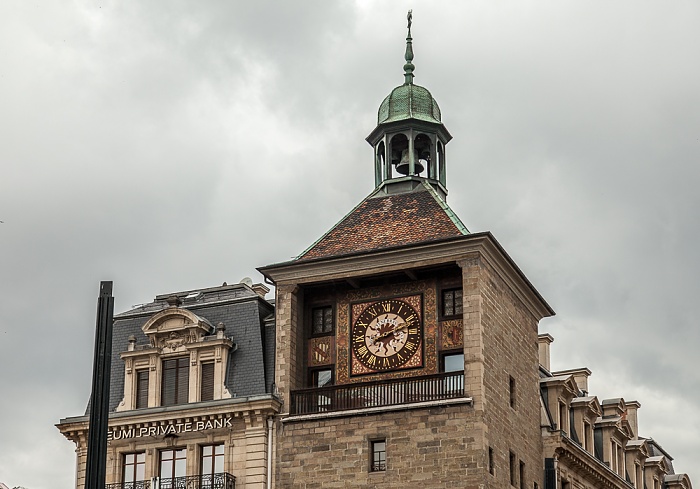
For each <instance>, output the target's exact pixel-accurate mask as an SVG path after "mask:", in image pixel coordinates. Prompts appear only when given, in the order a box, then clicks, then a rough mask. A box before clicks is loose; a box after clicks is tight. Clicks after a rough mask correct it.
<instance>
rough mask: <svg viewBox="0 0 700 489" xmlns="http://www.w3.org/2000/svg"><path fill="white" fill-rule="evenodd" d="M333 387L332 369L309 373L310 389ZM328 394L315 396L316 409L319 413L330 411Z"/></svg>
mask: <svg viewBox="0 0 700 489" xmlns="http://www.w3.org/2000/svg"><path fill="white" fill-rule="evenodd" d="M331 385H333V369H332V368H323V369H317V370H312V371H311V387H319V388H320V387H329V386H331ZM329 394H330V393H323V394H318V395H317V396H316V409H317V410H318V411H319V412H323V411H328V410H329V409H331V396H330V395H329Z"/></svg>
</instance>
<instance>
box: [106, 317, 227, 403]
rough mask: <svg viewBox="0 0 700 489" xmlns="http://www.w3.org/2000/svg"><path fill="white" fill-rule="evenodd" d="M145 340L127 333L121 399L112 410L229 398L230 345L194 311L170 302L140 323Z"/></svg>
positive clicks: (220, 329) (219, 328) (218, 329)
mask: <svg viewBox="0 0 700 489" xmlns="http://www.w3.org/2000/svg"><path fill="white" fill-rule="evenodd" d="M141 329H142V330H143V332H144V334H145V335H146V336H147V337H148V339H149V344H142V345H136V343H137V340H136V338H135V337H132V338H130V340H129V347H128V350H127V351H125V352H122V353H121V354H120V356H121V358H122V359H123V360H124V366H125V375H124V399H123V400H122V402H121V403H120V404H119V406H117V411H128V410H131V409H141V408H146V407H158V406H174V405H179V404H185V403H188V402H199V401H211V400H215V399H224V398H230V397H231V394H230V393H229V392H228V390H227V389H226V386H225V385H224V379H225V378H226V371H227V368H228V356H229V352H230V350H231V348H233V346H234V344H233V341H231V339H230V338H227V337H226V336H225V327H224V325H223V324H219V325H218V326H217V327H216V329H215V328H214V327H213V326H212V325H211V324H210V323H209V322H208V321H207V320H206V319H203V318H200V317H199V316H197V315H196V314H194V313H193V312H191V311H189V310H187V309H183V308H180V307H178V306H176V305H175V306H171V307H169V308H167V309H165V310H163V311H161V312H159V313H158V314H156V315H154V316H152V317H151V318H150V319H149V320H148V321H146V323H145V324H144V325H143V327H142V328H141Z"/></svg>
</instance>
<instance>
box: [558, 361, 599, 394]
mask: <svg viewBox="0 0 700 489" xmlns="http://www.w3.org/2000/svg"><path fill="white" fill-rule="evenodd" d="M552 375H573V377H574V381H575V382H576V386H577V387H578V390H580V391H581V392H582V395H583V396H587V395H588V377H590V375H591V371H590V370H588V369H587V368H586V367H582V368H570V369H568V370H558V371H556V372H552Z"/></svg>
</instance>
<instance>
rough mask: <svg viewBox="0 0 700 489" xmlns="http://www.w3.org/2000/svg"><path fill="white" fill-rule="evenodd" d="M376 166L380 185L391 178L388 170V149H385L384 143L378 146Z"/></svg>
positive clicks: (377, 181)
mask: <svg viewBox="0 0 700 489" xmlns="http://www.w3.org/2000/svg"><path fill="white" fill-rule="evenodd" d="M375 164H376V167H375V174H376V184H377V185H379V184H380V183H381V182H383V181H384V180H386V179H387V178H389V176H388V174H387V168H386V148H385V147H384V141H382V142H380V143H379V144H378V145H377V152H376V163H375Z"/></svg>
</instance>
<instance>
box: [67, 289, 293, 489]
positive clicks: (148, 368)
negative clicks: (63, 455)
mask: <svg viewBox="0 0 700 489" xmlns="http://www.w3.org/2000/svg"><path fill="white" fill-rule="evenodd" d="M267 292H269V289H268V288H267V287H265V286H264V285H261V284H258V285H252V284H250V285H249V284H248V283H240V284H236V285H227V284H224V285H222V286H221V287H213V288H209V289H203V290H192V291H184V292H179V293H175V294H167V295H162V296H158V297H156V298H155V300H154V301H153V302H151V303H148V304H144V305H142V306H139V307H136V308H134V309H132V310H130V311H127V312H124V313H122V314H118V315H117V316H115V318H114V333H113V338H112V350H113V355H112V365H111V382H110V384H111V392H110V406H109V407H110V415H109V431H108V442H107V445H108V453H107V487H108V488H112V489H113V488H117V487H119V488H134V489H136V488H150V487H160V488H163V489H166V488H175V487H188V488H189V487H209V488H214V487H216V488H226V489H232V488H233V487H236V486H238V487H262V486H261V484H264V483H265V481H266V478H267V476H268V475H267V467H268V466H269V462H268V461H269V454H270V451H271V450H270V449H271V446H270V436H269V434H270V431H271V425H272V419H273V417H274V416H275V415H276V414H277V413H278V412H279V407H280V402H279V400H278V399H277V397H276V396H274V395H273V394H272V384H273V375H274V374H273V372H274V350H275V345H274V342H275V334H274V330H275V328H274V316H273V311H274V308H273V306H272V304H271V303H270V302H268V301H267V300H265V294H266V293H267ZM88 411H89V406H88ZM88 421H89V420H88V416H87V414H86V415H85V416H80V417H75V418H66V419H63V420H61V422H60V424H59V425H58V428H59V429H60V431H61V433H63V435H64V436H66V437H67V438H68V439H70V440H72V441H73V442H75V444H76V454H77V467H76V481H77V482H76V487H77V488H78V489H81V488H83V487H84V484H85V480H84V478H85V465H86V461H87V429H88Z"/></svg>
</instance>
